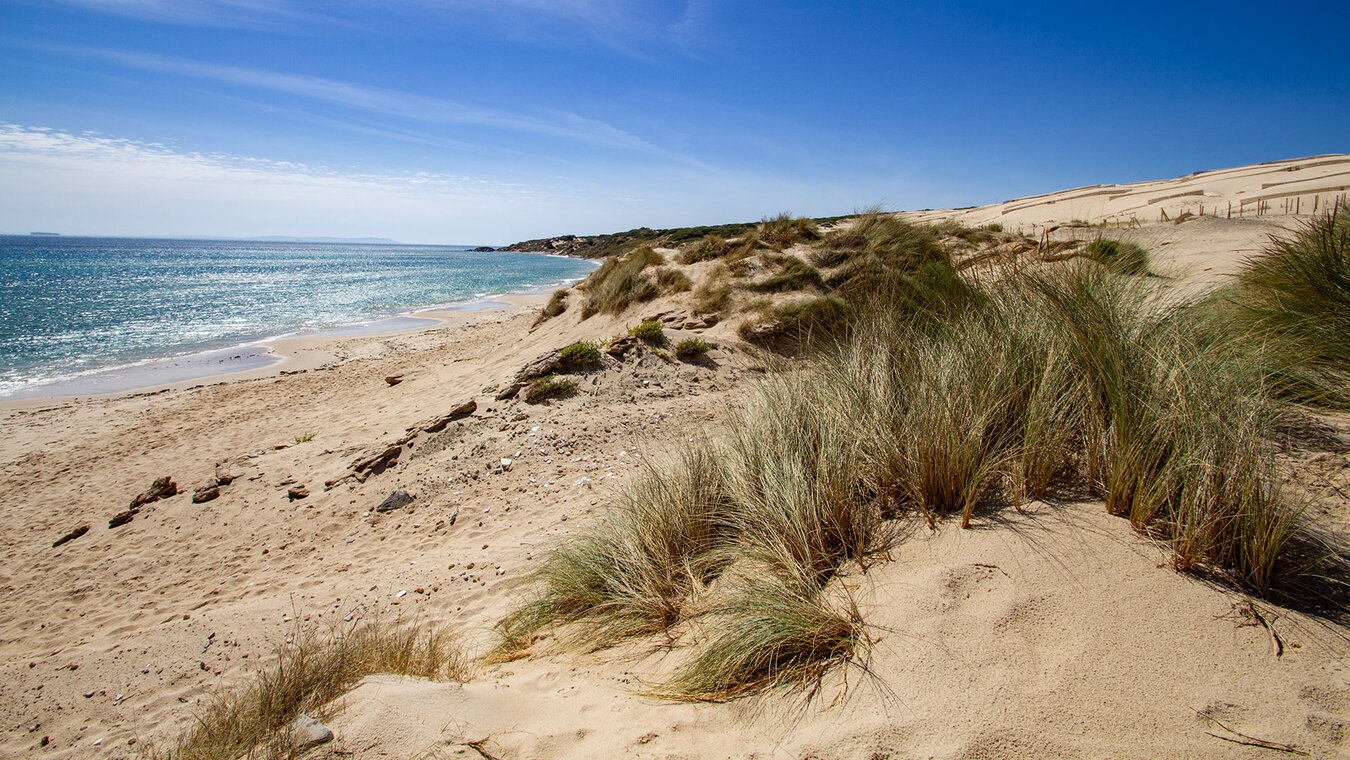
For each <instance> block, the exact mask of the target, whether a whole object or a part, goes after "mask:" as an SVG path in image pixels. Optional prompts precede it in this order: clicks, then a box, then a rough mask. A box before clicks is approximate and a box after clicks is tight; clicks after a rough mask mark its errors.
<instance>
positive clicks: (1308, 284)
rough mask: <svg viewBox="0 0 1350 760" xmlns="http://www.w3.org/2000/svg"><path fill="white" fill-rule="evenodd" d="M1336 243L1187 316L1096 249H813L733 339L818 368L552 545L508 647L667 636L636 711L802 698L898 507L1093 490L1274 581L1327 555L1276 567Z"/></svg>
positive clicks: (853, 244)
mask: <svg viewBox="0 0 1350 760" xmlns="http://www.w3.org/2000/svg"><path fill="white" fill-rule="evenodd" d="M1348 227H1350V225H1347V224H1346V222H1345V218H1344V217H1338V216H1337V215H1335V214H1333V215H1331V216H1329V217H1326V218H1324V219H1319V220H1318V221H1317V222H1316V223H1314V224H1312V225H1310V226H1309V227H1308V228H1307V229H1305V230H1303V231H1302V233H1301V234H1300V235H1299V236H1298V237H1296V238H1291V239H1288V240H1281V241H1275V242H1274V243H1273V244H1272V246H1271V249H1270V251H1269V252H1268V253H1267V254H1266V255H1265V256H1263V257H1260V258H1257V259H1254V260H1253V261H1251V262H1249V264H1248V265H1247V267H1246V268H1245V269H1244V271H1243V273H1242V274H1241V275H1240V276H1239V277H1238V278H1237V282H1236V283H1235V284H1234V285H1233V286H1232V287H1231V288H1229V289H1226V290H1224V291H1223V292H1222V293H1221V294H1220V295H1219V296H1217V297H1206V298H1201V299H1198V300H1195V301H1191V300H1186V299H1185V298H1183V297H1182V296H1181V295H1180V294H1178V293H1176V292H1171V291H1169V290H1168V287H1169V286H1168V284H1167V283H1166V281H1164V280H1162V279H1161V278H1147V277H1138V276H1135V275H1138V274H1142V273H1145V272H1147V268H1148V264H1147V257H1146V255H1145V254H1143V252H1142V251H1138V250H1132V249H1131V247H1129V246H1126V245H1124V244H1119V243H1115V242H1114V241H1104V242H1103V243H1101V244H1098V245H1095V246H1089V249H1088V251H1087V253H1086V254H1085V255H1083V256H1075V257H1073V258H1072V259H1069V260H1061V261H1058V262H1055V263H1048V264H1042V265H1040V266H1038V267H1019V266H1010V267H1003V268H999V269H996V270H991V271H989V272H988V273H987V274H984V275H976V274H974V270H972V269H968V270H966V271H965V272H962V271H958V269H957V267H956V265H955V264H954V263H953V261H952V258H951V255H950V253H948V249H947V247H946V246H944V244H943V243H942V241H941V238H940V237H939V236H940V235H945V236H946V237H949V238H950V237H953V236H956V237H960V235H957V234H956V232H953V231H952V230H948V231H945V232H943V231H940V230H939V231H935V230H933V229H929V228H922V227H917V226H914V225H909V224H906V223H903V222H900V221H898V220H895V219H894V218H892V217H885V216H883V215H880V214H868V215H864V216H863V217H862V218H860V219H859V220H857V222H856V223H855V224H854V225H853V226H852V227H850V228H847V229H844V230H842V231H837V232H831V233H827V234H826V235H825V236H824V238H823V239H822V240H820V241H817V242H816V244H815V246H816V247H815V250H814V251H813V253H812V255H811V260H812V261H813V263H815V264H817V265H819V266H820V267H822V268H824V269H825V270H826V271H825V273H824V275H823V276H821V280H820V285H819V287H821V288H822V289H826V290H827V292H826V293H825V294H823V295H816V296H811V297H806V298H803V297H800V296H798V297H794V298H791V299H789V300H780V301H778V302H776V303H775V302H773V301H771V300H769V299H768V297H767V296H765V297H761V301H762V302H761V303H759V304H756V303H754V302H752V303H750V304H748V305H746V308H748V309H752V310H757V311H756V314H757V316H754V317H752V318H750V319H747V320H746V321H745V322H743V323H742V325H741V326H740V329H741V334H742V335H743V336H744V337H746V338H747V339H750V340H754V341H757V342H760V343H762V344H765V345H770V346H793V347H807V348H811V349H813V351H812V352H810V353H807V354H805V359H804V361H801V362H798V363H797V364H795V365H791V366H789V368H787V369H785V370H783V371H780V372H777V373H774V374H770V375H769V376H767V377H766V378H765V379H764V380H763V381H761V382H760V383H759V384H758V385H757V386H756V387H754V388H753V389H752V390H751V392H750V393H749V395H748V397H747V399H746V400H745V402H744V403H743V404H742V405H740V406H739V407H738V408H737V409H736V410H734V411H733V412H732V413H731V414H730V416H729V418H728V419H726V420H725V425H724V427H723V429H722V433H721V434H720V436H719V437H717V438H715V439H713V440H701V441H699V442H698V443H697V444H695V445H690V446H687V447H686V448H684V449H681V450H680V451H679V452H678V454H677V456H676V457H675V458H674V459H673V460H672V461H671V462H670V463H668V464H667V465H665V466H663V467H661V468H653V469H649V470H648V471H647V472H646V473H644V474H643V475H641V476H640V477H638V478H637V479H635V480H634V481H633V482H632V483H630V485H629V488H628V489H627V490H626V491H625V492H624V493H623V494H622V495H621V496H620V497H619V499H618V502H617V504H616V505H615V506H614V508H613V509H612V510H611V511H610V512H609V514H608V515H607V517H606V518H605V519H603V520H601V521H599V522H598V523H596V524H593V525H592V526H590V527H589V528H587V529H585V530H583V531H582V532H581V534H580V535H579V536H573V537H571V538H569V540H568V541H567V542H566V543H563V544H560V545H558V546H557V547H556V548H555V549H554V550H553V551H552V552H551V553H549V554H548V555H547V556H546V558H545V560H544V562H543V563H541V565H540V566H539V567H538V568H536V570H535V571H534V573H533V574H531V575H530V576H529V577H528V578H527V579H526V581H525V596H524V597H523V599H522V601H521V603H520V605H519V606H518V607H517V608H516V611H515V612H513V613H512V614H511V615H510V616H508V617H507V618H506V619H505V620H504V621H503V622H502V623H501V625H500V630H501V632H502V633H503V636H504V638H503V641H504V643H503V651H509V652H511V653H513V656H514V655H515V654H521V653H524V652H527V651H528V650H529V648H530V647H531V645H532V643H533V641H535V640H536V637H537V636H538V635H540V634H541V633H542V632H544V631H546V630H549V631H555V632H556V633H557V634H558V640H559V641H561V642H563V643H564V644H570V645H573V646H575V645H577V644H578V643H580V642H585V643H587V644H588V645H591V646H607V645H610V644H613V643H616V642H617V641H619V640H622V639H624V638H627V637H630V636H635V635H649V634H656V633H659V634H662V635H663V640H664V641H666V642H670V641H672V640H683V641H688V642H690V646H688V647H684V648H681V649H680V650H679V651H681V652H682V660H681V662H680V664H679V665H678V667H676V669H675V670H674V672H673V675H671V676H670V677H669V678H668V679H667V680H666V681H665V682H664V683H660V684H656V685H655V686H653V687H652V688H651V693H653V694H656V695H660V696H662V697H665V698H671V699H685V700H699V701H704V700H708V701H721V700H727V699H735V698H738V697H742V696H746V695H749V694H754V693H758V692H761V691H764V690H776V689H786V690H802V691H805V692H807V693H811V692H812V691H813V690H814V689H815V688H816V687H817V686H818V685H819V683H820V679H821V678H822V677H823V676H824V675H825V674H826V673H827V672H828V671H829V670H830V669H831V668H833V667H836V666H838V665H841V664H844V663H853V664H858V663H859V662H860V660H861V658H863V657H865V655H866V651H867V642H868V641H869V638H868V635H867V632H866V627H865V625H864V624H863V622H862V620H861V619H860V617H859V615H858V610H857V608H856V606H854V605H853V604H852V603H851V601H850V600H849V598H848V594H847V590H846V589H845V588H844V587H842V584H841V583H840V582H839V581H838V580H837V577H838V575H839V574H840V572H841V571H842V570H843V569H844V568H845V567H846V566H847V565H848V564H849V563H866V562H868V561H871V560H872V559H875V558H877V557H880V556H884V554H885V552H886V550H887V548H888V547H890V546H891V545H893V543H894V542H895V541H896V540H897V536H898V535H899V531H898V530H897V526H898V525H899V521H898V518H901V517H903V516H905V515H912V516H917V517H919V518H921V519H924V520H926V521H927V522H928V523H929V524H930V525H934V526H935V525H936V524H937V522H938V521H940V520H944V519H948V518H951V519H955V520H959V521H960V524H961V525H962V526H963V527H964V526H967V525H969V524H971V523H972V522H974V521H977V520H979V519H981V515H982V514H984V513H985V510H996V509H999V508H1001V507H1003V506H1014V507H1016V506H1020V505H1021V504H1023V503H1024V502H1025V501H1027V500H1028V499H1041V498H1045V497H1047V496H1052V495H1054V494H1056V493H1082V492H1084V491H1086V492H1089V493H1092V494H1094V495H1095V496H1097V497H1099V498H1101V499H1102V500H1103V501H1104V502H1105V507H1106V509H1107V510H1108V511H1109V512H1110V513H1112V514H1115V515H1120V516H1122V517H1125V518H1128V519H1129V520H1130V523H1131V525H1132V526H1133V527H1134V528H1135V529H1137V530H1139V531H1140V532H1142V533H1144V534H1146V535H1149V536H1151V537H1153V538H1155V539H1157V540H1160V541H1163V542H1166V544H1167V545H1168V546H1169V547H1170V550H1171V555H1172V563H1173V565H1174V567H1176V568H1177V569H1178V570H1182V571H1188V572H1200V573H1205V574H1207V575H1212V576H1216V577H1222V578H1225V579H1227V582H1229V583H1231V584H1233V585H1235V586H1238V587H1241V588H1244V589H1246V590H1249V591H1251V592H1254V593H1260V594H1266V593H1274V592H1275V591H1276V590H1278V589H1287V588H1290V586H1289V585H1288V584H1289V582H1290V580H1291V579H1292V578H1293V577H1295V576H1296V575H1297V573H1299V572H1302V571H1305V570H1307V568H1308V567H1309V563H1314V564H1315V563H1316V562H1317V561H1319V558H1318V557H1317V556H1315V553H1314V554H1312V555H1310V554H1308V553H1307V552H1305V551H1304V550H1303V549H1302V548H1300V549H1299V550H1298V551H1295V550H1294V547H1296V546H1297V545H1298V544H1299V543H1300V542H1303V543H1304V544H1305V545H1306V544H1308V542H1311V541H1312V539H1310V538H1308V536H1307V535H1306V534H1305V533H1304V532H1302V522H1301V520H1302V517H1301V510H1300V509H1299V507H1298V505H1296V504H1293V503H1291V501H1290V499H1289V498H1288V497H1287V496H1286V495H1285V491H1284V490H1283V489H1282V487H1281V486H1282V478H1281V476H1280V473H1278V472H1277V468H1276V459H1275V456H1276V452H1277V450H1278V447H1277V446H1276V445H1274V443H1273V442H1274V441H1275V440H1276V430H1277V426H1278V425H1279V424H1281V420H1282V419H1286V418H1287V415H1288V414H1289V412H1290V407H1289V406H1288V400H1290V399H1294V400H1299V401H1309V400H1311V401H1316V402H1319V403H1331V402H1337V403H1344V400H1345V399H1346V398H1347V395H1346V394H1347V387H1350V386H1347V378H1350V353H1347V350H1348V349H1347V346H1350V321H1347V320H1350V317H1347V316H1346V315H1347V314H1350V261H1348V254H1347V249H1346V242H1347V237H1348V233H1347V228H1348ZM980 232H984V231H980ZM988 232H990V233H992V232H993V231H988ZM1107 243H1110V245H1107ZM783 258H784V259H786V258H788V257H783ZM1085 259H1091V260H1085ZM770 261H778V260H777V259H770ZM792 261H798V262H799V260H798V259H795V258H794V259H792ZM780 265H781V266H782V267H783V269H784V270H785V271H786V269H787V268H788V267H789V266H791V265H788V264H780ZM719 266H722V265H721V264H719ZM811 271H817V270H814V269H812V270H811ZM820 274H821V273H819V272H817V275H818V276H820ZM705 290H706V285H705V287H704V288H703V289H701V290H700V292H699V293H696V296H698V297H700V298H713V297H715V298H716V299H717V300H718V301H720V302H721V303H722V304H723V305H724V304H725V302H726V300H727V299H728V298H729V297H730V296H729V293H727V292H726V291H722V292H719V293H715V294H714V293H706V292H704V291H705ZM656 326H657V328H658V329H659V324H658V325H656ZM1251 336H1255V337H1256V340H1254V341H1253V340H1252V338H1251ZM681 346H683V343H682V344H681ZM677 354H681V355H682V351H681V349H680V347H677Z"/></svg>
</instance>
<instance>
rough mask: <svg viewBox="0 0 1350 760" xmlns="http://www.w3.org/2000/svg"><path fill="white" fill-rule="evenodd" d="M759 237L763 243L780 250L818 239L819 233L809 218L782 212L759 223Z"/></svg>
mask: <svg viewBox="0 0 1350 760" xmlns="http://www.w3.org/2000/svg"><path fill="white" fill-rule="evenodd" d="M759 239H760V241H761V242H762V243H763V244H764V245H766V246H768V247H770V248H773V249H774V250H778V251H781V250H783V249H784V248H790V247H791V246H793V245H796V244H797V243H804V242H810V241H813V240H819V239H820V233H819V232H818V231H817V230H816V225H815V222H813V221H811V220H810V219H800V218H795V217H793V216H792V215H791V214H787V213H782V214H779V215H778V216H775V217H773V218H766V219H764V221H762V222H760V223H759Z"/></svg>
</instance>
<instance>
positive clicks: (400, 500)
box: [375, 488, 413, 512]
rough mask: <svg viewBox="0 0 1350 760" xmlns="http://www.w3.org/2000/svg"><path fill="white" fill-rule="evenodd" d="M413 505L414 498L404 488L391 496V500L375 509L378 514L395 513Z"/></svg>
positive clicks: (388, 499) (381, 503)
mask: <svg viewBox="0 0 1350 760" xmlns="http://www.w3.org/2000/svg"><path fill="white" fill-rule="evenodd" d="M411 503H413V497H412V495H411V494H409V493H408V492H407V491H405V490H403V489H402V488H400V489H398V490H397V491H395V492H393V493H391V494H389V498H387V499H385V500H384V501H382V502H380V506H378V507H376V508H375V511H376V512H393V511H394V510H396V509H402V508H404V507H406V506H408V505H409V504H411Z"/></svg>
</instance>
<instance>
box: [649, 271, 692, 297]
mask: <svg viewBox="0 0 1350 760" xmlns="http://www.w3.org/2000/svg"><path fill="white" fill-rule="evenodd" d="M655 275H656V286H657V287H658V288H660V289H661V292H662V293H683V292H685V291H687V290H689V289H690V288H692V287H694V283H693V281H692V280H690V279H689V275H687V274H685V273H684V272H681V271H680V270H678V269H675V268H673V267H660V268H658V269H657V270H656V272H655Z"/></svg>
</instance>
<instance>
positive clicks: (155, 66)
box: [53, 48, 706, 168]
mask: <svg viewBox="0 0 1350 760" xmlns="http://www.w3.org/2000/svg"><path fill="white" fill-rule="evenodd" d="M53 50H55V51H56V52H62V53H66V54H71V55H75V56H78V57H86V58H94V59H98V60H101V61H104V62H108V63H113V64H116V65H120V66H124V67H127V68H133V69H140V70H144V71H154V72H158V73H166V74H172V75H177V76H184V77H189V78H195V79H204V80H208V81H213V82H217V83H220V84H227V85H234V86H241V87H248V88H254V89H259V90H266V91H269V92H275V93H283V94H286V95H294V96H299V97H303V98H309V99H312V100H318V101H323V102H326V103H330V104H333V105H338V106H342V107H344V108H350V109H354V110H358V111H364V112H367V113H371V114H376V115H379V116H382V117H395V118H399V119H406V120H410V121H417V122H422V123H432V124H441V125H450V126H454V125H459V126H476V127H486V128H489V129H496V130H502V131H507V132H517V133H523V134H532V135H542V136H546V137H553V138H559V139H564V140H569V141H572V142H578V143H585V144H589V145H595V146H600V147H605V148H617V149H622V150H628V151H636V152H641V153H646V154H649V155H652V156H656V157H660V158H664V159H666V160H670V161H675V162H678V163H682V164H686V165H690V166H696V167H700V168H706V167H704V165H703V164H702V163H701V162H699V161H697V160H696V159H693V158H691V157H688V156H684V155H682V154H679V153H676V152H674V151H670V150H667V149H664V148H661V147H659V146H656V145H653V144H651V143H649V142H647V141H646V140H643V139H642V138H640V137H638V136H636V135H633V134H631V133H628V132H625V131H624V130H622V129H619V128H618V127H615V126H612V125H610V124H606V123H605V122H602V121H598V120H595V119H589V118H586V117H584V116H581V115H579V114H575V113H571V112H568V111H561V110H551V111H548V112H546V115H547V118H544V117H540V116H531V115H528V114H521V113H514V112H511V111H504V110H500V109H494V108H484V107H482V106H474V105H470V104H466V103H456V102H453V101H449V100H443V99H441V98H435V97H430V96H426V95H418V94H416V93H410V92H400V91H398V90H390V89H383V88H376V87H368V86H365V85H359V84H354V83H351V82H342V81H338V80H333V79H327V78H324V77H316V76H308V75H299V74H287V73H283V72H277V71H267V70H264V69H252V68H245V67H241V66H229V65H225V64H217V63H207V62H203V61H191V60H185V59H180V58H169V57H165V56H158V55H147V54H141V53H125V52H119V51H113V50H101V49H55V48H53Z"/></svg>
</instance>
